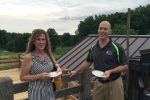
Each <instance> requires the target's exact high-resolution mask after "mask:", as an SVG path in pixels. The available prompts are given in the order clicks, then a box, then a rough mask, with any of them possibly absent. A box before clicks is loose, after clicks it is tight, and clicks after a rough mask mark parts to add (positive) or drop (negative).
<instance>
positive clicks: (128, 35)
mask: <svg viewBox="0 0 150 100" xmlns="http://www.w3.org/2000/svg"><path fill="white" fill-rule="evenodd" d="M129 37H130V8H128V13H127V58H128V61H129V56H130V55H129Z"/></svg>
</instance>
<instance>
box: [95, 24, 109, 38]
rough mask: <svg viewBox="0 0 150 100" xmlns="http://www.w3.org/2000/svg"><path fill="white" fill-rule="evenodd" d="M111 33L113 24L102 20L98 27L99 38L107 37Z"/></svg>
mask: <svg viewBox="0 0 150 100" xmlns="http://www.w3.org/2000/svg"><path fill="white" fill-rule="evenodd" d="M109 34H111V26H110V24H109V23H107V22H101V23H100V24H99V28H98V35H99V39H107V38H108V36H109Z"/></svg>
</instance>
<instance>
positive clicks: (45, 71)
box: [20, 29, 61, 100]
mask: <svg viewBox="0 0 150 100" xmlns="http://www.w3.org/2000/svg"><path fill="white" fill-rule="evenodd" d="M50 49H51V47H50V41H49V36H48V34H47V33H46V32H45V31H44V30H42V29H35V30H33V32H32V35H31V37H30V38H29V41H28V46H27V49H26V54H25V56H24V59H23V62H22V65H21V73H20V80H22V81H29V87H28V100H55V94H54V90H53V85H52V82H51V81H52V78H50V75H49V73H50V72H51V71H53V70H54V67H55V68H57V71H61V68H60V66H59V64H57V62H56V60H55V59H54V57H53V55H52V52H51V51H50Z"/></svg>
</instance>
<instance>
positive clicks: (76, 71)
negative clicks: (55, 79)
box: [70, 60, 92, 77]
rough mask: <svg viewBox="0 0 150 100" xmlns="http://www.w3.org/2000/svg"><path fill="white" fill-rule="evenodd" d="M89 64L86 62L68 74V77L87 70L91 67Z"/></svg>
mask: <svg viewBox="0 0 150 100" xmlns="http://www.w3.org/2000/svg"><path fill="white" fill-rule="evenodd" d="M91 64H92V63H91V62H87V61H86V60H85V61H84V62H83V63H82V64H81V65H80V66H79V67H78V68H77V69H75V70H74V71H71V72H70V77H72V76H75V75H76V74H77V73H79V72H81V71H84V70H85V69H87V68H89V67H90V66H91Z"/></svg>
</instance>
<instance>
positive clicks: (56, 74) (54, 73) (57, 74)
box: [49, 71, 62, 77]
mask: <svg viewBox="0 0 150 100" xmlns="http://www.w3.org/2000/svg"><path fill="white" fill-rule="evenodd" d="M61 74H62V72H57V71H54V72H50V73H49V76H50V77H57V76H59V75H61Z"/></svg>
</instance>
